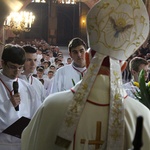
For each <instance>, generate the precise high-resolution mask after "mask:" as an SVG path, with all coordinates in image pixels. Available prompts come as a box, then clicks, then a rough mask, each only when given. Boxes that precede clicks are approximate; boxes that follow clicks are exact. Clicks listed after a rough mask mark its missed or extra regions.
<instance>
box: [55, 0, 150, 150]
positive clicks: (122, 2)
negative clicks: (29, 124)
mask: <svg viewBox="0 0 150 150" xmlns="http://www.w3.org/2000/svg"><path fill="white" fill-rule="evenodd" d="M148 33H149V17H148V13H147V10H146V7H145V5H144V3H143V1H142V0H132V1H131V0H130V1H127V0H101V1H99V2H98V3H96V4H95V5H94V7H93V8H92V9H91V10H90V11H89V13H88V15H87V34H88V44H89V47H90V48H91V49H92V50H94V51H96V54H95V55H94V57H93V58H92V60H91V63H90V66H89V67H88V69H87V73H86V74H85V76H84V78H83V80H82V82H81V84H80V86H79V87H78V89H77V91H76V93H75V94H74V98H73V102H72V103H71V105H70V106H69V107H68V110H67V111H66V116H65V118H64V121H63V123H62V127H61V129H60V131H59V133H58V136H57V139H56V144H57V145H59V146H62V147H66V148H67V147H68V146H69V145H70V143H71V141H72V140H73V136H74V133H75V130H76V128H77V125H78V122H79V119H80V116H81V113H82V110H83V109H84V106H85V103H86V100H87V97H88V95H89V92H90V91H91V88H92V86H93V84H94V81H95V79H96V76H97V73H98V71H99V69H100V67H101V64H102V62H103V60H104V58H105V57H107V56H109V63H110V113H109V124H108V133H107V134H108V136H107V137H108V138H107V150H109V149H112V150H117V149H119V150H123V146H124V143H123V142H124V127H125V121H124V105H123V100H124V90H123V89H122V77H121V68H120V63H119V61H120V60H126V59H127V58H128V57H129V56H130V55H132V54H133V53H134V52H135V51H136V50H137V49H138V48H139V47H140V46H141V45H142V44H143V43H144V41H145V40H146V38H147V36H148ZM67 120H70V123H69V124H67ZM112 135H116V136H115V138H114V136H112Z"/></svg>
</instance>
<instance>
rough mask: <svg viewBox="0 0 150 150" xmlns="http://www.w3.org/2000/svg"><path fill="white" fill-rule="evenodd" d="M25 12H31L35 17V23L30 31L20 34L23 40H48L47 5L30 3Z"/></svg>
mask: <svg viewBox="0 0 150 150" xmlns="http://www.w3.org/2000/svg"><path fill="white" fill-rule="evenodd" d="M26 10H29V11H32V12H33V14H34V15H35V17H36V18H35V21H34V24H33V25H32V28H31V31H30V32H27V33H23V34H22V38H24V39H34V38H36V39H44V40H46V41H47V39H48V4H47V3H30V4H29V5H28V6H27V7H26Z"/></svg>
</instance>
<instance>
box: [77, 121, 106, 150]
mask: <svg viewBox="0 0 150 150" xmlns="http://www.w3.org/2000/svg"><path fill="white" fill-rule="evenodd" d="M85 141H86V140H85V139H81V141H80V142H81V144H85ZM103 143H104V141H102V140H101V122H100V121H98V122H97V125H96V138H95V140H89V141H88V144H89V145H95V150H97V149H99V148H100V145H103Z"/></svg>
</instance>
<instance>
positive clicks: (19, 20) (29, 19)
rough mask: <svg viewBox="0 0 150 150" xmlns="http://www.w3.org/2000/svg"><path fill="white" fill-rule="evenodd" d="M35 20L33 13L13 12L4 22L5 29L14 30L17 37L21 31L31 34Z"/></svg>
mask: <svg viewBox="0 0 150 150" xmlns="http://www.w3.org/2000/svg"><path fill="white" fill-rule="evenodd" d="M34 19H35V16H34V15H33V14H32V12H26V11H22V12H12V13H10V15H9V16H8V17H7V18H6V20H5V21H4V28H5V29H9V30H12V31H13V33H14V34H16V35H17V34H19V33H20V32H21V31H25V32H29V31H30V30H31V25H32V24H33V22H34Z"/></svg>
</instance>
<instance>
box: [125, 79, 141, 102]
mask: <svg viewBox="0 0 150 150" xmlns="http://www.w3.org/2000/svg"><path fill="white" fill-rule="evenodd" d="M123 88H124V89H125V90H126V92H127V94H128V96H130V97H132V98H134V99H137V98H136V97H135V95H134V93H137V91H138V92H139V91H140V89H139V88H138V87H137V86H135V85H133V81H131V82H127V83H125V84H123ZM137 100H138V99H137Z"/></svg>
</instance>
